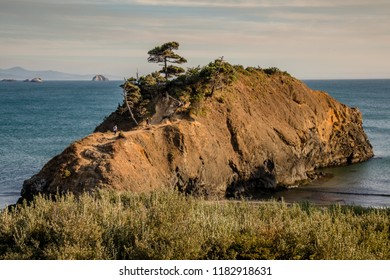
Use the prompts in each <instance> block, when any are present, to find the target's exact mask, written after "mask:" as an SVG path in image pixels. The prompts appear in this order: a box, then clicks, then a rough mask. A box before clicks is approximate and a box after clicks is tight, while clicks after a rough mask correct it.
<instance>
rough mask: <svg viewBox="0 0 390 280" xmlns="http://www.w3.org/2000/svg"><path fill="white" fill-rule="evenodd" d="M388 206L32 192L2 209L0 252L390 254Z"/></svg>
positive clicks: (76, 255) (19, 255) (5, 255)
mask: <svg viewBox="0 0 390 280" xmlns="http://www.w3.org/2000/svg"><path fill="white" fill-rule="evenodd" d="M389 247H390V209H366V208H360V207H349V206H339V205H334V206H329V207H317V206H313V205H310V204H307V203H303V204H287V203H285V202H276V201H271V202H266V203H254V202H250V201H238V202H237V201H227V200H223V201H209V200H204V199H202V198H195V197H192V196H185V195H182V194H179V193H178V192H176V191H173V190H172V191H167V190H164V191H162V190H160V191H154V192H150V193H142V194H135V193H131V192H121V193H119V192H110V191H103V192H100V193H98V194H96V195H87V194H84V195H81V196H80V197H75V196H74V195H72V194H69V195H64V196H61V197H59V196H58V197H57V198H56V201H53V200H49V199H45V198H44V197H42V196H36V197H35V199H34V201H32V202H31V203H30V204H29V205H28V204H27V203H24V204H21V205H17V206H15V207H12V208H9V209H5V210H3V211H2V212H1V213H0V259H327V260H328V259H390V251H389Z"/></svg>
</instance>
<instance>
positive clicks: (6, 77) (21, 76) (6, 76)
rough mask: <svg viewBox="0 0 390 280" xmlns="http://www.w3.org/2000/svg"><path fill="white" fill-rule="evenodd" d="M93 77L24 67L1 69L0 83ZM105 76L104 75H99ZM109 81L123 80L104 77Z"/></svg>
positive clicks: (74, 79) (88, 78)
mask: <svg viewBox="0 0 390 280" xmlns="http://www.w3.org/2000/svg"><path fill="white" fill-rule="evenodd" d="M92 76H93V75H91V74H88V75H78V74H70V73H63V72H58V71H52V70H46V71H35V70H27V69H25V68H22V67H12V68H9V69H0V81H27V80H28V81H30V79H31V78H34V77H41V78H42V79H44V80H45V81H48V80H57V81H58V80H61V81H78V80H85V81H90V80H91V77H92ZM97 76H103V75H97ZM103 77H105V78H106V79H107V80H108V78H110V79H111V80H121V79H122V78H120V77H116V76H107V75H105V76H103Z"/></svg>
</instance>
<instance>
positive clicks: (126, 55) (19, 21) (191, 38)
mask: <svg viewBox="0 0 390 280" xmlns="http://www.w3.org/2000/svg"><path fill="white" fill-rule="evenodd" d="M387 2H388V1H368V0H345V1H335V0H330V1H329V0H314V1H309V0H292V1H287V0H277V1H275V0H274V1H271V0H269V1H251V0H246V1H233V0H230V1H222V0H214V1H205V0H198V1H196V0H180V1H179V0H178V1H175V0H162V1H161V0H159V1H157V0H129V1H125V0H105V1H96V0H95V1H94V0H79V1H76V0H70V1H55V0H36V1H35V0H31V1H28V0H5V1H4V0H3V1H2V2H1V3H0V25H1V27H2V28H1V29H0V38H1V39H0V40H1V41H0V42H1V44H0V68H7V67H12V66H16V65H20V66H23V67H26V68H31V69H42V70H44V69H54V70H60V71H66V72H77V73H94V72H104V73H110V74H115V75H120V76H126V75H127V76H128V75H133V74H134V71H135V69H137V68H138V69H140V71H144V72H147V71H150V70H152V69H155V68H156V65H151V64H148V63H147V61H146V58H147V54H146V53H147V51H148V50H149V49H151V48H153V47H154V46H155V45H159V44H161V43H164V42H167V41H171V40H176V41H179V42H180V44H181V48H180V53H181V54H182V55H183V56H185V57H186V58H187V59H188V61H189V63H188V66H196V65H199V64H205V63H207V62H209V61H211V60H213V59H215V58H216V57H218V56H221V55H224V56H225V57H226V58H227V60H229V61H231V62H232V63H237V64H243V65H245V66H248V65H254V66H257V65H260V66H263V67H268V66H277V67H279V68H281V69H283V70H287V71H289V72H290V73H291V74H293V75H295V76H298V77H302V78H362V77H367V78H370V77H378V78H379V77H388V78H389V77H390V65H389V63H388V61H390V29H389V28H388V26H390V17H389V14H390V3H387Z"/></svg>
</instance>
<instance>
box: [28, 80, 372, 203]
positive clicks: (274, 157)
mask: <svg viewBox="0 0 390 280" xmlns="http://www.w3.org/2000/svg"><path fill="white" fill-rule="evenodd" d="M157 111H158V110H157ZM114 115H115V114H114ZM115 116H116V115H115ZM116 117H117V116H116ZM108 119H110V118H108ZM109 121H110V120H108V122H109ZM100 127H101V128H102V130H101V131H102V132H95V133H93V134H91V135H89V136H87V137H86V138H84V139H82V140H80V141H77V142H75V143H73V144H72V145H71V146H70V147H69V148H67V149H66V150H65V151H64V152H63V153H62V154H61V155H59V156H57V157H55V158H53V159H52V160H51V161H50V162H48V163H47V164H46V165H45V167H44V168H43V169H42V170H41V171H40V172H39V173H38V174H37V175H34V176H33V177H32V178H31V179H29V180H26V181H25V183H24V185H23V190H22V196H23V197H25V198H31V197H32V196H33V195H35V194H37V193H40V192H43V193H49V194H55V193H57V192H59V193H64V192H67V191H72V192H75V193H80V192H83V191H93V190H96V189H98V188H113V189H117V190H124V189H127V190H132V191H136V192H138V191H147V190H152V189H156V188H161V187H176V188H177V189H179V190H181V191H183V192H186V193H195V194H205V195H209V196H213V195H216V196H241V195H250V196H256V195H257V194H260V193H261V192H263V191H264V190H267V189H275V188H276V187H278V186H291V185H299V184H302V183H305V182H307V181H309V180H311V179H313V178H315V170H316V169H317V168H321V167H328V166H339V165H345V164H351V163H356V162H361V161H365V160H367V159H369V158H371V157H372V156H373V151H372V147H371V145H370V143H369V141H368V139H367V136H366V134H365V133H364V131H363V128H362V115H361V113H360V112H359V110H358V109H355V108H349V107H347V106H345V105H343V104H341V103H339V102H337V101H336V100H334V99H333V98H332V97H330V96H329V95H328V94H326V93H324V92H320V91H312V90H310V89H309V88H308V87H307V86H306V85H305V84H303V83H302V82H300V81H298V80H296V79H294V78H291V77H290V76H288V75H273V76H267V75H265V74H259V73H253V74H251V75H241V76H240V77H239V79H238V80H237V81H236V82H234V83H233V84H232V85H231V86H229V87H227V88H225V89H223V90H219V91H217V92H216V93H215V94H214V96H213V97H211V98H208V99H206V100H205V101H204V103H203V109H202V113H201V114H199V115H197V116H191V118H189V117H186V118H183V117H182V116H180V115H175V116H173V118H172V119H171V120H170V121H162V122H157V121H156V122H153V123H152V125H151V126H142V125H140V126H138V127H135V128H133V129H132V130H130V131H124V132H122V135H121V136H122V137H118V136H114V135H113V133H111V132H104V131H106V130H107V128H106V127H105V125H104V124H102V125H101V126H100ZM121 129H123V128H121V126H120V125H119V130H121Z"/></svg>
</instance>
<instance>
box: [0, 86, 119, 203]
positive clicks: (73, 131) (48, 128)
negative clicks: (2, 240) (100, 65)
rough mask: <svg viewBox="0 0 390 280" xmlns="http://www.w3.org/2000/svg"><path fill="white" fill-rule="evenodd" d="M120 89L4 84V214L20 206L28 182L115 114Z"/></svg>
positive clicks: (0, 94)
mask: <svg viewBox="0 0 390 280" xmlns="http://www.w3.org/2000/svg"><path fill="white" fill-rule="evenodd" d="M120 84H121V82H120V81H109V82H92V81H45V82H43V83H26V82H0V209H1V208H3V207H4V206H5V205H9V204H13V203H15V202H16V200H17V199H18V197H19V195H20V190H21V187H22V184H23V181H24V180H26V179H28V178H30V177H31V176H32V175H34V174H35V173H37V172H38V171H39V170H40V169H41V168H42V167H43V165H44V164H45V163H46V162H47V161H48V160H50V159H51V158H52V157H53V156H55V155H57V154H59V153H61V152H62V151H63V150H64V149H65V148H66V147H67V146H68V145H69V144H70V143H72V142H73V141H75V140H77V139H80V138H82V137H84V136H86V135H88V134H90V133H92V132H93V130H94V129H95V127H96V126H97V125H98V124H100V123H101V122H102V121H103V119H104V117H105V116H108V115H109V114H110V113H111V112H112V111H114V110H115V109H116V107H117V106H118V103H120V102H121V99H122V97H121V93H122V92H121V88H120V87H119V85H120Z"/></svg>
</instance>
